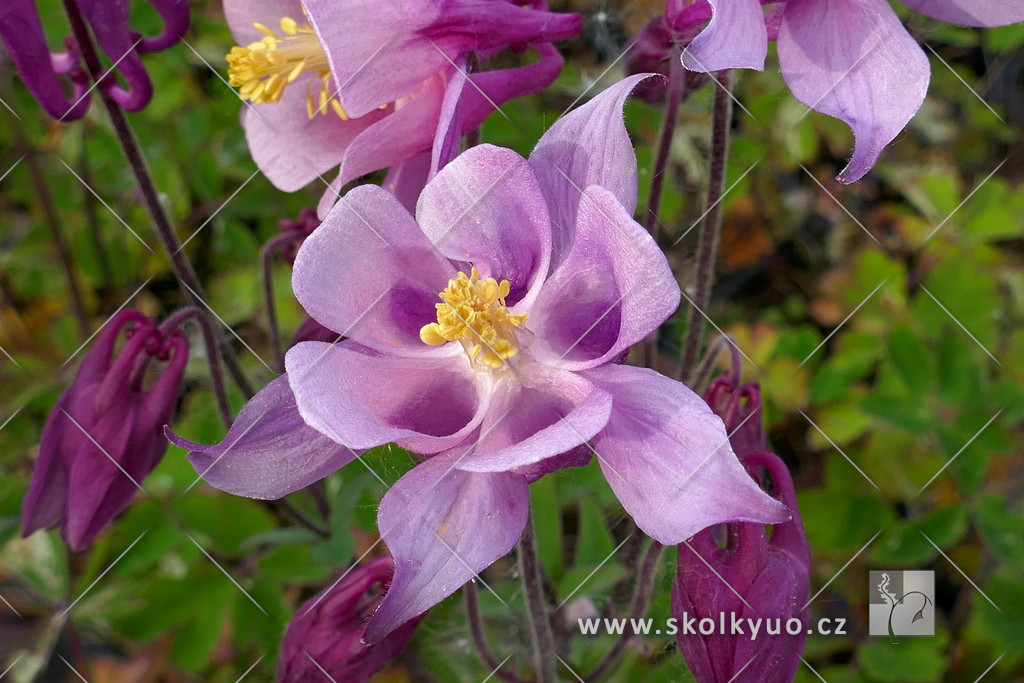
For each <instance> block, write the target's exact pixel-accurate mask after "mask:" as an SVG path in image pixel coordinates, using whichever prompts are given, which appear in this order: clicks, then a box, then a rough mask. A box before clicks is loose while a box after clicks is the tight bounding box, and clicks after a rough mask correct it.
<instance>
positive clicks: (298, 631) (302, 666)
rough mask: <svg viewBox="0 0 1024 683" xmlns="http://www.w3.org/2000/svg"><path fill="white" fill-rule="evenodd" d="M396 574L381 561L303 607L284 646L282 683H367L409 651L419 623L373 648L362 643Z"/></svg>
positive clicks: (385, 560) (353, 572)
mask: <svg viewBox="0 0 1024 683" xmlns="http://www.w3.org/2000/svg"><path fill="white" fill-rule="evenodd" d="M394 568H395V565H394V562H393V561H392V560H391V558H390V557H379V558H377V559H376V560H373V561H372V562H368V563H367V564H364V565H362V566H360V567H356V568H355V569H352V570H351V571H349V572H348V573H347V574H346V575H345V576H344V577H343V578H342V579H341V580H340V581H338V582H337V583H336V584H335V585H332V586H331V587H330V588H328V589H327V590H326V591H323V592H322V593H318V594H316V595H314V596H313V597H312V598H310V599H309V600H307V601H306V602H304V603H303V604H302V605H301V606H300V607H299V609H298V611H297V612H296V613H295V616H294V617H292V620H291V621H290V622H288V628H287V629H286V630H285V633H284V639H283V640H282V641H281V654H280V658H279V660H278V665H277V681H278V683H306V682H307V681H308V682H309V683H314V682H315V681H322V680H333V681H346V682H347V683H363V682H365V681H368V680H370V678H371V677H372V676H373V674H375V673H376V672H377V671H380V670H381V669H383V668H384V667H385V666H387V664H388V662H390V661H391V660H392V659H394V657H395V656H396V655H397V654H398V653H399V652H401V651H402V649H403V648H405V645H406V643H408V642H409V639H410V638H411V637H412V634H413V631H415V630H416V626H418V625H419V621H420V620H419V619H414V620H412V621H410V622H408V623H406V624H405V625H403V626H402V627H401V628H399V629H396V630H395V631H394V632H392V633H391V634H389V635H388V636H387V637H386V638H384V639H382V640H381V641H380V642H378V643H375V644H373V645H366V644H364V643H363V642H362V641H361V640H360V639H361V638H362V635H363V630H364V629H365V628H366V622H367V620H368V619H369V618H370V616H371V615H372V614H373V612H374V610H376V609H377V606H378V605H379V604H380V601H381V599H382V598H383V597H384V594H385V593H386V592H387V586H388V584H389V583H390V582H391V575H392V573H393V572H394Z"/></svg>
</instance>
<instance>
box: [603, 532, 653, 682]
mask: <svg viewBox="0 0 1024 683" xmlns="http://www.w3.org/2000/svg"><path fill="white" fill-rule="evenodd" d="M664 550H665V546H663V545H662V544H660V543H658V542H657V541H653V540H652V541H651V544H650V545H649V546H647V551H646V552H645V553H644V559H643V561H642V562H641V563H640V566H639V568H638V573H637V580H636V588H635V589H634V590H633V605H632V607H631V608H630V610H629V617H630V619H642V618H643V617H644V615H646V614H647V610H649V609H650V608H651V595H652V594H653V593H654V580H655V579H656V578H657V576H658V563H659V562H660V560H661V554H662V552H663V551H664ZM631 637H632V634H629V633H625V632H624V633H623V634H622V636H621V637H620V638H619V640H618V641H616V643H615V645H613V646H612V649H611V650H609V651H608V654H606V655H605V656H604V659H602V660H601V661H600V662H599V663H598V665H597V666H596V667H595V668H594V670H593V671H592V672H591V673H590V675H589V676H587V677H586V680H587V681H598V680H600V678H601V677H602V676H604V675H605V674H607V673H608V672H609V671H611V670H612V669H613V668H614V667H615V665H616V664H618V662H619V659H620V658H621V657H622V654H623V653H624V652H625V650H626V645H627V644H628V643H629V640H630V638H631Z"/></svg>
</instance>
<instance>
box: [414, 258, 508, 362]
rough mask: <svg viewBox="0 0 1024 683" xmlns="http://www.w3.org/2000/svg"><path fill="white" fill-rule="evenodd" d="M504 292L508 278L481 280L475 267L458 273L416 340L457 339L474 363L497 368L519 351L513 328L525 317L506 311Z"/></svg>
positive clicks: (440, 341)
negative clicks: (431, 318)
mask: <svg viewBox="0 0 1024 683" xmlns="http://www.w3.org/2000/svg"><path fill="white" fill-rule="evenodd" d="M508 291H509V282H508V280H502V281H501V282H500V283H499V282H498V281H497V280H495V279H494V278H492V277H489V278H487V279H486V280H481V279H480V273H478V272H477V270H476V268H475V267H474V268H473V269H472V271H470V274H469V275H468V276H467V275H466V274H465V273H461V272H460V273H459V275H458V277H456V278H455V279H454V280H450V281H449V282H448V286H447V287H446V288H445V290H444V291H443V292H441V294H440V296H441V299H443V301H444V303H440V304H437V322H436V323H430V324H429V325H424V326H423V328H422V329H421V330H420V339H422V340H423V343H424V344H429V345H430V346H440V345H441V344H444V343H445V342H450V341H457V342H459V343H461V344H462V347H463V348H464V349H465V350H466V354H467V355H469V359H470V362H472V363H473V364H474V366H476V364H477V363H481V364H483V365H484V366H486V367H488V368H490V369H492V370H498V369H500V368H501V367H503V366H504V365H505V361H507V360H508V359H509V358H512V357H514V356H515V355H516V354H517V353H519V349H518V347H517V346H516V331H515V328H517V327H521V326H522V325H523V323H525V322H526V318H527V316H526V314H525V313H509V312H508V308H506V306H505V297H506V296H508Z"/></svg>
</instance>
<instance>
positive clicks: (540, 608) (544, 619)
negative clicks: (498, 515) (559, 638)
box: [519, 513, 558, 683]
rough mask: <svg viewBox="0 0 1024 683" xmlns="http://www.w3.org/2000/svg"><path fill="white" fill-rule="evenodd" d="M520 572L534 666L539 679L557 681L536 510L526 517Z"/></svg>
mask: <svg viewBox="0 0 1024 683" xmlns="http://www.w3.org/2000/svg"><path fill="white" fill-rule="evenodd" d="M519 573H520V575H521V578H522V581H523V592H524V593H525V594H526V608H527V612H528V613H529V617H530V636H531V640H532V641H533V658H534V666H535V668H536V669H537V683H555V682H556V681H557V680H558V677H557V674H556V670H555V639H554V635H553V633H552V632H551V617H550V613H549V612H548V608H547V605H546V604H545V603H546V600H545V598H544V584H543V582H542V580H541V576H540V561H539V558H538V557H537V537H536V535H535V533H534V530H533V514H532V513H531V514H529V515H528V516H527V519H526V529H525V530H524V531H523V537H522V538H521V539H520V540H519Z"/></svg>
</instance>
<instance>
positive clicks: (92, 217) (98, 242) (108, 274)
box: [78, 123, 114, 292]
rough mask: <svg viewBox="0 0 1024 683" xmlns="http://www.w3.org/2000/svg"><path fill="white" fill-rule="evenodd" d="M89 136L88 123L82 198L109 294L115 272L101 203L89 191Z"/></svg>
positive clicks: (84, 132)
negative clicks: (102, 223) (104, 232)
mask: <svg viewBox="0 0 1024 683" xmlns="http://www.w3.org/2000/svg"><path fill="white" fill-rule="evenodd" d="M88 136H89V126H88V123H86V125H83V126H82V141H81V145H82V156H81V159H80V160H79V166H78V169H79V170H78V173H79V175H81V176H82V181H83V182H84V183H85V186H84V187H82V197H83V202H84V203H85V224H86V226H87V227H88V228H89V238H90V239H91V240H92V244H93V248H94V249H95V250H96V262H97V263H98V264H99V266H100V272H101V273H103V287H104V291H106V292H109V291H112V290H113V287H114V271H113V269H112V268H111V267H110V256H109V255H108V254H107V249H106V247H105V246H104V245H103V235H102V234H101V233H100V221H99V217H98V216H97V215H96V214H97V208H96V207H97V206H98V205H99V201H98V200H97V199H96V195H94V194H93V193H92V191H91V190H90V189H89V188H90V187H92V170H91V169H90V166H89V152H88V148H87V147H86V138H87V137H88Z"/></svg>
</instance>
